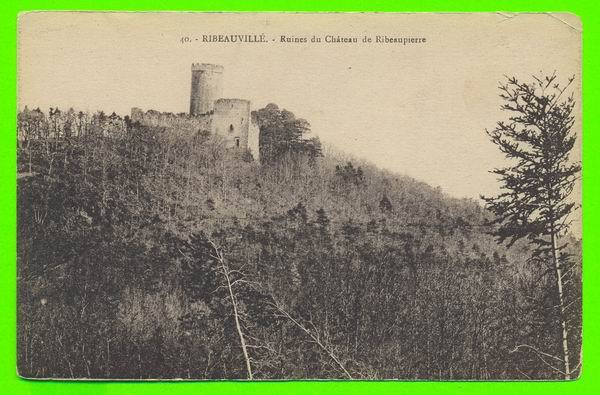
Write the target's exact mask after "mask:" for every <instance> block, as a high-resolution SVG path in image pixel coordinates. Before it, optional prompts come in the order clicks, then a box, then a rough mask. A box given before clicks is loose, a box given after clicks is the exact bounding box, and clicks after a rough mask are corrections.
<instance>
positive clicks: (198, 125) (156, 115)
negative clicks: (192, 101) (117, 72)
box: [131, 107, 212, 133]
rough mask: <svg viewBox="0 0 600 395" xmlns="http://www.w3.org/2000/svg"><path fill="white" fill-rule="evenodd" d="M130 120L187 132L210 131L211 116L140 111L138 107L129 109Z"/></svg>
mask: <svg viewBox="0 0 600 395" xmlns="http://www.w3.org/2000/svg"><path fill="white" fill-rule="evenodd" d="M131 120H132V121H134V122H139V123H141V124H143V125H147V126H156V127H164V128H169V129H175V130H180V131H184V132H189V133H197V132H201V131H211V121H212V119H211V116H210V115H202V116H191V115H187V114H173V113H170V112H158V111H154V110H149V111H146V112H144V111H142V110H141V109H139V108H135V107H134V108H132V109H131Z"/></svg>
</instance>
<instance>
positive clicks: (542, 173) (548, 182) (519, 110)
mask: <svg viewBox="0 0 600 395" xmlns="http://www.w3.org/2000/svg"><path fill="white" fill-rule="evenodd" d="M533 78H534V81H533V82H531V83H523V82H520V81H518V80H517V79H516V78H514V77H512V78H507V81H506V82H505V83H504V84H502V85H501V86H500V90H501V92H502V93H501V94H500V97H501V98H502V99H503V102H504V104H503V105H502V107H501V108H502V110H504V111H507V112H508V113H509V114H510V115H509V118H508V121H507V122H503V121H501V122H498V123H497V124H496V127H495V128H494V129H493V130H491V131H487V130H486V132H487V134H488V135H489V136H490V139H491V141H492V142H493V143H494V144H496V145H497V146H498V148H499V149H500V151H501V152H502V153H504V154H505V155H506V157H507V158H508V159H511V160H512V161H513V162H512V165H510V166H508V167H505V168H499V169H494V170H493V171H492V173H494V174H496V175H497V176H498V179H499V181H500V183H501V185H502V192H501V193H500V194H499V195H498V196H496V197H483V196H482V198H483V199H484V200H485V202H486V207H487V208H488V209H489V210H490V211H491V212H492V213H494V214H495V216H496V218H495V220H494V221H493V222H494V223H495V224H496V225H497V226H496V227H495V231H494V233H495V235H496V236H497V240H498V241H499V242H503V241H505V240H508V242H509V245H512V244H513V243H514V242H515V241H516V240H518V239H521V238H527V239H529V240H530V241H531V242H532V244H533V245H534V246H535V249H534V254H533V257H532V258H535V259H538V260H543V261H545V262H548V263H549V264H550V265H551V270H552V271H553V272H554V275H555V279H556V282H555V284H556V290H555V292H556V300H557V302H558V308H557V310H558V321H559V322H560V333H561V347H562V354H563V356H562V358H560V359H558V358H556V357H555V360H560V361H561V362H562V366H561V369H560V370H559V371H561V373H562V374H563V375H564V378H565V379H567V380H568V379H570V378H571V376H572V374H573V372H574V371H575V369H574V368H573V367H572V365H571V361H570V359H572V358H570V357H571V355H570V351H569V327H568V319H567V313H566V308H567V304H566V302H565V291H564V287H565V281H564V280H565V274H566V272H567V271H568V267H567V265H568V264H569V259H568V257H567V254H565V253H564V249H565V247H566V243H565V242H561V238H562V237H563V236H565V235H566V233H567V232H568V231H569V226H570V220H569V215H570V214H571V213H572V212H573V210H574V209H575V208H576V204H575V202H574V201H573V199H571V198H570V195H571V192H572V191H573V188H574V186H575V182H576V180H577V177H578V173H579V171H580V170H581V166H580V164H579V163H574V162H572V161H571V160H570V159H569V155H570V153H571V151H572V150H573V147H574V145H575V142H576V136H575V134H574V133H573V131H572V128H573V124H574V115H573V110H574V107H575V101H574V99H573V95H572V94H571V95H570V96H568V97H565V92H566V90H567V89H568V88H569V86H570V85H571V84H572V83H573V81H574V77H572V78H570V79H569V80H568V83H567V84H565V85H564V86H562V85H560V84H559V83H557V81H556V80H557V77H556V75H555V74H553V75H551V76H546V77H541V78H538V77H535V76H534V77H533ZM536 352H538V355H539V354H545V355H548V354H547V353H543V352H541V351H539V350H536ZM557 370H558V369H557Z"/></svg>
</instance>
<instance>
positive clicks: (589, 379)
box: [0, 0, 600, 395]
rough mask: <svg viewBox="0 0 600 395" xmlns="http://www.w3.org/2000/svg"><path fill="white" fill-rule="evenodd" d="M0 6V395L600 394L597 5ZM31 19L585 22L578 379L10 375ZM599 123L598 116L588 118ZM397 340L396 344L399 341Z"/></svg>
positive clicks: (232, 2) (184, 2)
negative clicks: (23, 25) (323, 17)
mask: <svg viewBox="0 0 600 395" xmlns="http://www.w3.org/2000/svg"><path fill="white" fill-rule="evenodd" d="M6 3H7V2H5V3H4V4H3V5H1V6H0V9H1V19H0V71H1V73H0V106H1V108H2V111H1V112H0V114H1V116H0V131H1V132H0V208H1V211H0V265H1V266H0V268H1V270H0V392H2V393H5V394H27V393H36V394H63V393H85V394H105V393H110V394H114V393H119V394H120V393H122V394H129V393H149V394H165V393H171V392H176V393H189V394H192V393H202V394H231V393H237V392H244V393H250V394H280V393H285V394H288V393H289V394H304V393H328V394H334V393H398V394H400V393H403V394H404V393H430V394H433V393H457V394H458V393H460V394H479V393H482V392H483V393H488V392H490V393H511V394H513V393H524V394H546V395H550V394H575V393H577V394H591V393H600V385H599V383H600V325H598V324H599V323H600V322H599V321H598V320H599V317H600V303H599V302H600V298H599V295H600V268H599V267H598V265H597V264H596V263H597V261H598V257H599V255H600V246H599V245H598V243H597V239H596V237H597V235H598V231H597V228H598V226H599V223H598V222H599V213H598V211H599V210H598V209H599V206H600V204H599V203H600V200H599V199H598V198H597V195H598V192H599V190H600V182H598V180H599V178H598V177H599V166H598V164H599V162H600V155H599V150H598V147H599V145H600V135H599V132H598V126H599V120H598V117H597V115H598V108H599V106H600V103H599V101H600V100H599V97H600V82H599V78H598V72H600V61H599V60H600V23H599V21H600V7H599V6H598V2H596V1H590V2H589V3H586V2H575V1H573V0H571V1H561V0H555V1H551V0H546V1H532V0H529V1H468V0H454V1H440V0H438V1H433V0H420V1H419V0H417V1H403V2H392V1H376V0H369V1H361V0H352V1H335V0H327V1H323V0H322V1H318V2H317V1H315V2H308V1H301V0H293V1H275V0H266V1H265V0H263V1H260V0H252V1H244V0H229V1H200V0H196V1H189V0H177V1H169V2H167V1H148V0H146V1H142V0H124V1H100V0H96V1H86V0H58V1H52V0H47V1H19V2H17V3H16V4H12V5H8V4H6ZM28 10H131V11H133V10H147V11H152V10H172V11H176V10H187V11H191V10H198V11H313V12H314V11H385V12H391V11H402V12H432V11H442V12H463V11H469V12H487V11H508V12H517V11H526V12H550V11H553V12H571V13H574V14H577V15H579V16H580V17H581V19H582V23H583V119H584V122H583V141H584V145H583V175H584V178H583V211H584V213H585V214H584V217H583V233H584V237H583V253H584V261H583V265H584V269H583V274H584V278H583V282H584V286H583V313H584V328H583V331H584V333H583V340H584V342H583V343H584V344H583V353H584V356H583V373H582V375H581V377H580V378H579V379H578V380H576V381H572V382H491V383H489V382H488V383H485V382H396V381H384V382H365V381H355V382H344V381H312V382H306V381H303V382H231V381H230V382H150V383H135V382H93V383H90V382H48V381H31V380H23V379H20V378H18V377H17V375H16V361H15V358H16V333H15V332H16V319H15V318H16V298H15V297H16V261H15V257H16V239H15V235H16V232H15V230H16V199H15V198H16V165H15V164H16V158H15V155H16V111H17V110H16V100H17V99H16V78H17V76H16V37H17V15H18V13H19V12H22V11H28ZM595 115H596V116H595ZM398 341H402V339H398Z"/></svg>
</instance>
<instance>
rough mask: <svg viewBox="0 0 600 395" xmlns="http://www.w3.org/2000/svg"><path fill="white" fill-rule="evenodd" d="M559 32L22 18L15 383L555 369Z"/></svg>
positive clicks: (471, 375)
mask: <svg viewBox="0 0 600 395" xmlns="http://www.w3.org/2000/svg"><path fill="white" fill-rule="evenodd" d="M581 29H582V26H581V23H580V20H579V18H578V17H576V16H574V15H571V14H551V13H539V14H525V13H523V14H507V13H500V12H498V13H470V14H469V13H462V14H460V13H457V14H435V13H422V14H402V13H320V14H316V13H192V12H189V13H188V12H186V13H184V12H171V13H138V12H129V13H125V12H122V13H120V12H31V13H24V14H21V15H20V17H19V26H18V30H19V32H18V34H19V36H18V100H19V101H18V126H17V141H16V143H17V150H18V151H17V152H18V174H17V182H18V279H17V280H18V331H17V335H18V339H17V343H18V347H17V352H18V366H17V369H18V373H19V375H20V376H22V377H25V378H32V379H104V380H119V379H128V380H157V379H161V380H169V379H184V380H305V379H336V380H338V379H339V380H355V379H357V380H388V379H394V380H572V379H576V378H577V377H579V375H580V371H581V369H582V357H581V356H582V351H581V342H582V340H581V339H582V338H581V238H582V234H581V187H580V173H581Z"/></svg>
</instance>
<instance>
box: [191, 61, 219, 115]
mask: <svg viewBox="0 0 600 395" xmlns="http://www.w3.org/2000/svg"><path fill="white" fill-rule="evenodd" d="M222 82H223V66H221V65H217V64H208V63H193V64H192V93H191V95H190V115H201V114H206V113H209V112H211V111H213V109H214V103H215V100H217V99H219V98H221V96H222V93H223V84H222Z"/></svg>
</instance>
